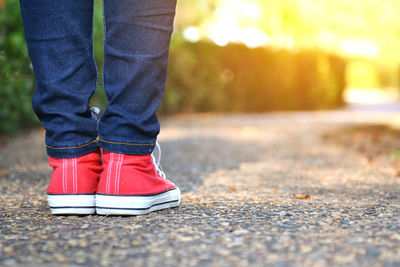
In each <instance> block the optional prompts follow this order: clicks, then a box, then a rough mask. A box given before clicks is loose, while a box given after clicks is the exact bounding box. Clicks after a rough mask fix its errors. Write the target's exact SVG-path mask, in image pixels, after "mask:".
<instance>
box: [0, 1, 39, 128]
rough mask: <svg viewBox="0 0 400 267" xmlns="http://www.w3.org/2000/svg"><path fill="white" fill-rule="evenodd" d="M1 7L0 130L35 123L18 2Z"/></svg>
mask: <svg viewBox="0 0 400 267" xmlns="http://www.w3.org/2000/svg"><path fill="white" fill-rule="evenodd" d="M5 3H6V10H0V86H1V87H0V121H1V123H0V133H8V134H11V133H15V132H16V131H17V130H18V129H19V128H21V127H22V126H24V127H25V126H30V125H35V124H38V120H37V118H36V116H35V114H34V113H33V110H32V105H31V97H32V94H33V90H34V79H33V77H34V76H33V71H32V68H31V64H30V60H29V57H28V52H27V48H26V44H25V39H24V32H23V28H22V21H21V15H20V9H19V5H18V1H15V0H14V1H11V0H9V1H5Z"/></svg>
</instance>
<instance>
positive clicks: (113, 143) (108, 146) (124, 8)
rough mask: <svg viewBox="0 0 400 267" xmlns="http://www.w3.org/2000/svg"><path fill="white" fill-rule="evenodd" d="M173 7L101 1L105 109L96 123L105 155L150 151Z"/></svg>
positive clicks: (154, 0)
mask: <svg viewBox="0 0 400 267" xmlns="http://www.w3.org/2000/svg"><path fill="white" fill-rule="evenodd" d="M175 7H176V0H146V1H143V0H104V12H105V32H106V36H105V42H104V54H105V55H104V87H105V90H106V93H107V97H108V100H109V105H108V107H107V109H106V111H105V113H104V115H103V116H102V118H101V120H100V123H99V138H100V139H99V145H100V146H101V147H102V148H103V149H105V150H107V151H110V152H116V153H124V154H149V153H151V152H152V151H153V148H154V143H155V141H156V138H157V135H158V133H159V130H160V125H159V122H158V119H157V116H156V111H157V109H158V107H159V105H160V103H161V99H162V97H163V92H164V87H165V80H166V76H167V65H168V53H169V44H170V38H171V33H172V30H173V20H174V16H175Z"/></svg>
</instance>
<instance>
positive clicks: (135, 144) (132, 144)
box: [98, 138, 155, 146]
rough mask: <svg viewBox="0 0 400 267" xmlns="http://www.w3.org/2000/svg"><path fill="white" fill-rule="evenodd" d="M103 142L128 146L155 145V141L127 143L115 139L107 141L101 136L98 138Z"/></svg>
mask: <svg viewBox="0 0 400 267" xmlns="http://www.w3.org/2000/svg"><path fill="white" fill-rule="evenodd" d="M98 140H99V141H101V142H105V143H110V144H116V145H128V146H154V145H155V142H153V143H151V144H141V143H126V142H114V141H107V140H104V139H101V138H99V139H98Z"/></svg>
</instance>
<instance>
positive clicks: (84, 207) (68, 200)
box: [47, 194, 96, 214]
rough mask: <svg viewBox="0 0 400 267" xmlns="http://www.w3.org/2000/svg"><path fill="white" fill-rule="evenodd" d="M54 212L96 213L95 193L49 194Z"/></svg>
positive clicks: (48, 199) (48, 197)
mask: <svg viewBox="0 0 400 267" xmlns="http://www.w3.org/2000/svg"><path fill="white" fill-rule="evenodd" d="M47 201H48V203H49V206H50V211H51V213H52V214H94V213H96V196H95V195H77V194H68V195H47Z"/></svg>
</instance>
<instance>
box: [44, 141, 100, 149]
mask: <svg viewBox="0 0 400 267" xmlns="http://www.w3.org/2000/svg"><path fill="white" fill-rule="evenodd" d="M95 142H97V139H94V140H93V141H90V142H89V143H86V144H83V145H80V146H64V147H54V146H50V145H47V144H46V147H48V148H51V149H71V148H81V147H85V146H88V145H91V144H93V143H95Z"/></svg>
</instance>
